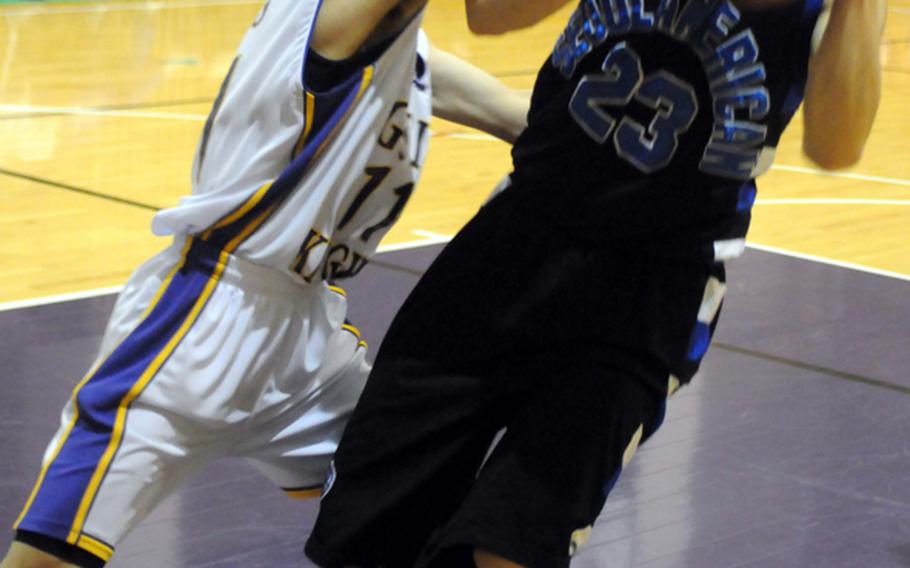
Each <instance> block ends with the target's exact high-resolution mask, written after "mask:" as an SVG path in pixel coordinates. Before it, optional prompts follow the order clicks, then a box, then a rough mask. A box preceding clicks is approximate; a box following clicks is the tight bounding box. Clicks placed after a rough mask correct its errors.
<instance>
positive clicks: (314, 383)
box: [233, 324, 370, 499]
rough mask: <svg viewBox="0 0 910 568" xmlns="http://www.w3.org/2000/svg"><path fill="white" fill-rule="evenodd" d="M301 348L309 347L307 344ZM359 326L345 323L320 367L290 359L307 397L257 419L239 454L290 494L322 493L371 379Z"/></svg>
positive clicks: (288, 370) (291, 369) (289, 370)
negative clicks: (311, 368) (313, 368)
mask: <svg viewBox="0 0 910 568" xmlns="http://www.w3.org/2000/svg"><path fill="white" fill-rule="evenodd" d="M299 348H300V349H301V350H302V349H306V346H305V345H299ZM365 355H366V344H365V343H364V342H363V341H362V339H361V337H360V334H359V331H358V330H357V329H356V328H355V327H353V326H351V325H349V324H345V326H344V328H343V329H341V330H338V331H337V332H336V333H334V334H333V335H332V336H331V337H330V338H329V340H328V342H327V343H326V346H325V355H324V360H323V364H322V365H321V366H320V367H319V369H317V370H316V371H315V372H312V373H309V372H307V371H306V370H305V369H302V368H299V367H298V366H296V365H294V364H293V361H299V360H300V357H291V358H290V360H288V361H285V362H284V363H285V364H286V366H285V370H284V371H283V373H290V374H293V375H296V377H292V379H293V380H296V382H297V383H298V385H299V387H298V388H297V389H296V390H299V392H301V393H306V395H305V396H303V397H298V398H297V399H296V400H294V401H293V402H292V403H291V404H288V405H282V407H281V408H277V409H266V410H265V411H263V412H260V413H259V414H258V415H257V416H255V417H253V418H252V419H251V423H250V427H249V428H248V431H249V434H248V435H247V436H246V438H245V439H244V440H243V441H242V443H241V444H240V445H238V446H237V447H236V448H235V449H234V450H233V454H234V455H237V456H241V457H245V458H247V459H248V460H249V461H250V462H251V463H252V465H253V466H255V467H256V468H257V469H259V470H260V471H261V472H262V473H263V474H264V475H265V476H266V477H268V478H269V479H270V480H271V481H272V482H273V483H274V484H275V485H277V486H278V487H279V488H281V489H282V490H283V491H284V492H285V493H286V494H287V495H288V496H289V497H291V498H294V499H308V498H314V497H319V495H320V494H321V492H322V488H323V484H324V483H325V481H326V478H327V476H328V474H329V470H330V462H331V460H332V457H333V456H334V454H335V450H336V449H337V447H338V441H339V439H340V438H341V433H342V432H343V431H344V427H345V425H346V424H347V421H348V418H350V415H351V412H352V411H353V410H354V405H355V404H356V403H357V400H358V398H360V394H361V392H362V391H363V387H364V384H365V383H366V379H367V375H368V374H369V372H370V367H369V365H368V364H367V362H366V359H365Z"/></svg>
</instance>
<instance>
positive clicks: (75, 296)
mask: <svg viewBox="0 0 910 568" xmlns="http://www.w3.org/2000/svg"><path fill="white" fill-rule="evenodd" d="M414 232H415V233H417V234H418V235H420V234H421V233H424V231H419V232H418V231H414ZM430 234H431V235H433V236H430V237H425V238H422V239H420V240H416V241H406V242H402V243H395V244H389V245H380V246H379V249H378V250H377V252H378V253H380V254H381V253H386V252H396V251H402V250H410V249H415V248H422V247H428V246H433V245H440V244H445V243H447V242H449V240H450V238H449V237H446V236H444V235H438V234H436V233H430ZM374 263H375V262H374ZM376 264H379V263H376ZM379 265H380V266H385V267H387V268H400V267H396V266H394V265H390V264H388V263H381V264H379ZM418 276H419V275H418ZM122 289H123V286H108V287H105V288H94V289H92V290H82V291H79V292H70V293H66V294H54V295H52V296H42V297H39V298H30V299H27V300H15V301H12V302H0V312H9V311H12V310H19V309H22V308H35V307H40V306H47V305H51V304H60V303H63V302H71V301H75V300H86V299H89V298H97V297H99V296H108V295H111V294H119V293H120V291H121V290H122Z"/></svg>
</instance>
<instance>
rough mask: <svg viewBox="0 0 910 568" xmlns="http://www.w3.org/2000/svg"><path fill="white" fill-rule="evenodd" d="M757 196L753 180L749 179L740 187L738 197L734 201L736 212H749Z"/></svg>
mask: <svg viewBox="0 0 910 568" xmlns="http://www.w3.org/2000/svg"><path fill="white" fill-rule="evenodd" d="M757 194H758V190H757V188H756V187H755V180H754V179H751V180H749V181H747V182H746V183H744V184H743V185H742V186H740V188H739V196H738V197H737V200H736V212H737V213H742V212H744V211H750V210H751V209H752V206H753V205H755V196H756V195H757Z"/></svg>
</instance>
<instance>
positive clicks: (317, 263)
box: [289, 101, 429, 282]
mask: <svg viewBox="0 0 910 568" xmlns="http://www.w3.org/2000/svg"><path fill="white" fill-rule="evenodd" d="M411 118H412V117H411V114H410V112H409V111H408V104H407V102H406V101H397V102H396V103H394V104H393V105H392V108H391V110H390V112H389V116H388V118H387V119H386V122H385V125H384V126H383V128H382V130H381V132H380V133H379V136H378V137H377V138H376V146H377V149H379V148H381V149H383V150H385V151H384V152H381V154H382V155H384V156H385V159H386V160H388V162H391V163H388V162H387V164H388V165H382V166H380V165H370V166H367V167H366V168H365V169H364V172H363V178H362V179H363V180H364V181H363V184H362V185H361V186H359V187H358V188H357V190H356V191H354V192H352V198H351V200H350V203H348V204H347V206H346V207H345V208H344V213H343V214H341V215H340V217H339V219H338V220H337V223H336V225H335V227H333V228H332V229H331V230H330V229H322V230H320V229H317V228H315V227H313V228H311V229H310V230H309V233H308V234H307V236H306V239H304V241H303V243H302V244H301V246H300V250H299V252H298V254H297V257H296V258H295V259H294V262H293V263H291V265H290V267H289V268H290V269H291V271H292V272H295V273H297V274H298V275H300V277H301V278H303V279H304V280H305V281H306V282H313V280H316V279H321V280H326V281H329V282H333V281H336V280H340V279H343V278H351V277H352V276H356V275H357V274H358V273H360V271H361V270H363V267H364V266H366V265H367V263H368V262H369V257H368V256H367V255H365V254H363V253H361V252H358V250H356V249H357V248H360V246H364V247H365V250H366V249H368V250H372V247H366V244H367V243H369V242H370V241H371V240H373V239H374V238H376V239H378V238H379V236H381V235H382V234H383V233H384V232H385V231H386V230H387V229H388V228H389V227H391V226H392V224H393V223H394V222H395V221H396V220H397V219H398V217H399V216H400V215H401V212H402V211H403V210H404V206H405V205H406V203H407V201H408V199H409V198H410V196H411V193H412V192H413V190H414V183H413V182H412V181H406V182H404V183H395V182H392V181H391V180H392V178H393V177H394V176H393V175H392V173H393V171H394V170H395V167H394V166H395V165H396V164H395V163H396V162H397V163H398V165H400V164H401V163H407V164H408V165H409V166H410V167H411V168H415V169H419V168H420V167H421V166H422V164H423V160H424V158H425V156H424V153H423V151H422V149H423V148H424V147H425V145H424V144H423V142H424V140H425V138H426V136H427V135H428V134H429V124H428V123H427V122H424V121H422V120H419V121H417V123H416V125H415V128H414V131H413V134H414V136H416V138H417V140H416V144H413V145H412V144H410V138H411V137H410V136H409V128H408V126H409V124H410V122H411ZM398 181H399V182H400V181H401V180H400V179H399V180H398ZM393 186H394V187H393ZM336 231H337V232H341V234H342V235H344V236H343V237H339V239H338V240H339V241H340V242H335V240H334V237H333V236H332V233H334V232H336ZM358 241H359V243H360V244H359V245H358Z"/></svg>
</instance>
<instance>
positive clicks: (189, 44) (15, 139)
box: [0, 0, 910, 302]
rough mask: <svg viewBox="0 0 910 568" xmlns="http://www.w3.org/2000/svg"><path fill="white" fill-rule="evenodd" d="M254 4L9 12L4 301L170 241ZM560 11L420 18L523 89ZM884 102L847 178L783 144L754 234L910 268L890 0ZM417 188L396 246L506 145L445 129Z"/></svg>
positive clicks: (417, 236) (901, 88)
mask: <svg viewBox="0 0 910 568" xmlns="http://www.w3.org/2000/svg"><path fill="white" fill-rule="evenodd" d="M257 9H258V2H256V1H254V0H249V1H248V0H170V1H163V2H115V3H93V2H86V3H78V4H50V3H48V4H16V5H3V6H0V46H2V47H0V197H2V200H3V208H2V209H0V239H2V242H3V243H4V246H3V247H2V248H0V302H11V301H21V300H30V299H34V298H41V297H46V296H53V295H59V294H67V293H74V292H84V291H86V290H94V289H99V288H106V287H111V286H117V285H119V284H122V283H123V281H124V280H125V279H126V278H127V276H128V274H129V273H130V271H131V270H132V269H133V268H134V267H135V266H137V265H138V264H139V263H140V262H141V261H142V260H143V259H145V258H146V257H148V256H150V255H151V254H152V253H153V252H155V251H157V250H159V249H160V248H162V247H163V246H164V245H165V242H164V241H163V240H161V239H157V238H155V237H153V236H152V235H151V233H150V231H149V229H148V226H149V220H150V219H151V216H152V214H153V213H154V211H155V210H156V209H158V208H161V207H167V206H170V205H172V204H174V203H176V202H177V200H178V199H179V197H180V196H181V195H184V194H186V193H188V192H189V190H190V186H189V171H190V164H191V160H192V156H193V150H194V148H195V144H196V141H197V138H198V135H199V133H200V131H201V128H202V124H203V122H204V120H205V117H206V114H207V113H208V109H209V107H210V105H211V102H212V100H213V98H214V95H215V93H216V92H217V90H218V86H219V84H220V81H221V78H222V76H223V74H224V72H225V71H226V68H227V66H228V64H229V63H230V61H231V59H232V57H233V53H234V49H235V47H236V45H237V44H238V42H239V40H240V38H241V37H242V34H243V33H244V31H245V30H246V28H247V26H248V24H249V22H250V21H251V18H252V17H253V16H254V15H255V13H256V11H257ZM567 13H568V12H567V10H564V11H563V12H562V13H560V14H558V15H554V16H553V17H551V18H550V19H548V20H547V21H545V22H543V23H541V24H540V25H538V26H536V27H535V28H533V29H531V30H529V31H526V32H522V33H516V34H513V35H508V36H504V37H501V38H493V39H489V38H487V39H484V38H476V37H472V36H471V35H470V34H469V33H468V32H467V30H466V28H465V25H464V23H463V16H462V4H461V2H460V1H459V0H433V2H431V3H430V8H429V13H428V15H427V18H426V29H427V30H428V32H429V34H430V37H431V38H432V40H433V41H434V42H436V43H437V44H438V45H440V46H441V47H443V48H445V49H448V50H450V51H452V52H454V53H456V54H458V55H460V56H462V57H465V58H467V59H469V60H471V61H473V62H475V63H477V64H479V65H481V66H484V67H485V68H487V69H489V70H490V71H491V72H493V73H494V74H496V75H497V76H499V77H501V78H502V79H503V80H504V81H506V82H507V83H508V84H509V85H511V86H513V87H516V88H520V89H528V88H530V87H531V86H532V84H533V80H534V75H535V73H536V70H537V69H538V67H539V65H540V62H541V61H543V58H544V57H545V56H546V54H547V52H548V51H549V49H550V48H551V46H552V43H553V41H554V38H555V37H556V35H557V33H558V31H559V29H560V27H561V22H563V21H564V20H565V18H566V14H567ZM884 65H885V75H884V98H883V101H882V107H881V111H880V114H879V119H878V122H877V124H876V127H875V131H874V133H873V135H872V138H871V140H870V143H869V146H868V151H867V152H866V156H865V158H864V159H863V161H862V163H860V164H859V165H858V166H857V167H855V168H854V169H853V170H850V171H848V172H839V173H836V174H824V173H821V172H818V171H816V170H815V169H814V168H813V167H812V165H811V164H809V163H808V162H806V161H805V160H804V159H803V158H802V156H801V154H800V151H799V140H800V132H801V125H800V123H799V122H798V120H797V121H796V123H795V124H793V125H792V126H791V128H790V129H789V131H788V133H787V135H786V136H785V138H784V140H783V142H782V144H781V146H780V151H779V153H778V159H777V163H776V166H775V168H774V169H773V170H772V171H771V172H770V173H769V174H767V175H766V176H765V177H764V178H762V179H761V180H760V184H759V201H758V205H757V206H756V208H755V220H754V224H753V228H752V231H751V234H750V241H751V243H752V244H753V245H754V246H756V247H758V246H761V247H771V248H773V249H775V250H776V249H781V250H785V251H790V252H793V253H798V254H803V255H814V256H818V257H822V258H824V259H829V260H831V261H837V262H847V263H856V264H858V265H861V266H864V267H869V268H872V269H877V270H884V271H890V272H894V273H898V274H901V275H904V276H908V275H910V243H908V227H910V207H908V205H910V102H908V101H910V0H892V2H891V5H890V12H889V21H888V28H887V34H886V38H885V49H884ZM434 131H435V138H434V140H433V142H432V146H431V152H430V158H429V160H428V163H427V166H426V170H425V174H424V178H423V183H422V185H421V187H420V188H419V190H418V191H417V192H416V193H415V196H414V198H413V199H412V202H411V204H410V205H409V206H408V208H407V210H406V213H405V215H404V217H403V219H402V220H401V221H400V222H399V224H398V225H397V226H396V227H395V228H394V229H393V231H392V232H391V233H390V234H389V236H388V238H387V240H386V241H385V244H386V245H394V244H401V243H408V242H413V241H419V240H425V239H427V238H430V239H432V238H433V236H434V235H443V236H446V235H451V234H452V233H453V232H455V231H456V230H457V229H458V228H459V227H460V226H461V225H462V224H463V223H464V222H465V221H466V220H467V219H468V218H469V217H470V216H471V214H472V212H473V211H474V210H475V209H476V207H477V204H478V203H479V202H480V201H481V200H482V199H483V198H484V196H485V195H486V193H487V192H488V191H489V189H490V188H492V186H493V184H494V183H495V182H496V180H498V179H499V177H500V176H501V175H502V174H504V173H505V172H506V171H507V169H508V164H509V160H508V147H507V146H506V145H505V144H502V143H500V142H498V141H495V140H490V139H487V138H486V137H483V136H478V135H476V133H473V132H469V131H467V130H465V129H463V128H461V127H458V126H455V125H451V124H444V123H441V122H438V123H436V124H435V125H434Z"/></svg>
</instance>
